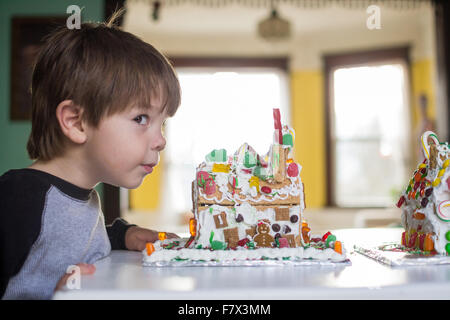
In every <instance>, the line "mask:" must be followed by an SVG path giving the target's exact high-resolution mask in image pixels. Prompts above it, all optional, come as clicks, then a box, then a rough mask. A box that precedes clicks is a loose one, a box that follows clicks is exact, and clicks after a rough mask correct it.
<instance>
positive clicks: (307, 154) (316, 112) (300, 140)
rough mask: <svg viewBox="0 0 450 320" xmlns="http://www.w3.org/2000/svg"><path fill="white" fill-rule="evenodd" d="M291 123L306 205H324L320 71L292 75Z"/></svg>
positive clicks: (322, 99) (321, 76) (323, 128)
mask: <svg viewBox="0 0 450 320" xmlns="http://www.w3.org/2000/svg"><path fill="white" fill-rule="evenodd" d="M291 101H292V124H293V127H294V130H295V160H296V161H297V162H299V163H300V164H301V165H302V167H303V169H302V172H301V177H302V180H303V183H304V185H305V198H306V205H307V208H314V207H322V206H324V205H325V201H326V194H325V190H326V188H325V183H326V179H325V119H324V86H323V74H322V72H321V71H316V70H313V71H294V72H292V74H291Z"/></svg>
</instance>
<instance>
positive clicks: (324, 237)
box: [322, 231, 331, 241]
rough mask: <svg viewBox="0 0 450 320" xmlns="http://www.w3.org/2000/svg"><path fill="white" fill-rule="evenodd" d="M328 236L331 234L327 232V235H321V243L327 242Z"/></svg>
mask: <svg viewBox="0 0 450 320" xmlns="http://www.w3.org/2000/svg"><path fill="white" fill-rule="evenodd" d="M330 234H331V232H330V231H328V232H327V233H325V234H324V235H323V237H322V241H325V240H327V238H328V236H329V235H330Z"/></svg>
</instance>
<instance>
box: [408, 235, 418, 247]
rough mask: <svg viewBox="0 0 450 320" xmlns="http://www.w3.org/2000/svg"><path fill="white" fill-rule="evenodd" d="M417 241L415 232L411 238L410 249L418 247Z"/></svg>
mask: <svg viewBox="0 0 450 320" xmlns="http://www.w3.org/2000/svg"><path fill="white" fill-rule="evenodd" d="M416 239H417V232H414V233H413V234H412V235H411V237H410V238H409V243H408V247H410V248H414V246H415V245H416Z"/></svg>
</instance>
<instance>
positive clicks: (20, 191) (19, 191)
mask: <svg viewBox="0 0 450 320" xmlns="http://www.w3.org/2000/svg"><path fill="white" fill-rule="evenodd" d="M47 190H48V186H47V185H45V184H44V183H43V182H42V181H39V180H37V179H34V180H33V179H26V178H25V177H22V176H20V175H19V176H11V175H7V174H4V175H3V176H1V177H0V297H3V295H4V293H5V290H6V288H7V286H8V283H9V279H10V278H12V277H14V276H15V275H16V274H17V273H18V272H19V271H20V269H21V268H22V266H23V265H24V263H25V261H26V259H27V257H28V254H29V253H30V250H31V247H32V246H33V244H34V243H35V241H36V240H37V238H38V236H39V234H40V231H41V219H42V212H43V210H44V202H45V195H46V192H47Z"/></svg>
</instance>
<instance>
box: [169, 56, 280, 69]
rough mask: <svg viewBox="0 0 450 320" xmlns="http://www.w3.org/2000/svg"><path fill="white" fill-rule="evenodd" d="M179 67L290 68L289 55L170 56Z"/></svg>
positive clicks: (174, 64)
mask: <svg viewBox="0 0 450 320" xmlns="http://www.w3.org/2000/svg"><path fill="white" fill-rule="evenodd" d="M169 60H170V62H172V64H173V66H174V67H175V68H177V67H200V68H201V67H215V68H247V67H248V68H277V69H281V70H283V71H287V70H288V58H287V57H273V58H269V57H268V58H261V57H182V56H172V57H169Z"/></svg>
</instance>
